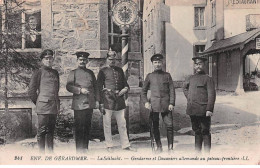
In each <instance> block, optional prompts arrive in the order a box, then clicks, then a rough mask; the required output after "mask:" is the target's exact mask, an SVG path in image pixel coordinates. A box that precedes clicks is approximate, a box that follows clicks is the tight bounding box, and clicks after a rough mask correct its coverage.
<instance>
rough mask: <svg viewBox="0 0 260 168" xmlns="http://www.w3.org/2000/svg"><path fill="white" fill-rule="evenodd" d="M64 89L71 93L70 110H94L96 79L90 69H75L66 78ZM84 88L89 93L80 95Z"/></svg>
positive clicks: (96, 92) (96, 91)
mask: <svg viewBox="0 0 260 168" xmlns="http://www.w3.org/2000/svg"><path fill="white" fill-rule="evenodd" d="M66 88H67V90H68V91H69V92H71V93H73V100H72V106H71V108H72V109H73V110H84V109H94V108H95V107H96V100H97V99H98V98H97V97H98V95H99V93H98V90H97V83H96V77H95V75H94V73H93V71H91V70H90V69H87V68H80V67H79V68H77V69H75V70H72V71H71V72H70V74H69V76H68V80H67V85H66ZM81 88H86V89H87V90H88V91H89V93H88V94H81V93H80V89H81Z"/></svg>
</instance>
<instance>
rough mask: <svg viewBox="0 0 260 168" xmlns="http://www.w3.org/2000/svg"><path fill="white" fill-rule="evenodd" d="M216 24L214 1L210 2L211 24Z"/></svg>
mask: <svg viewBox="0 0 260 168" xmlns="http://www.w3.org/2000/svg"><path fill="white" fill-rule="evenodd" d="M215 25H216V1H212V3H211V26H215Z"/></svg>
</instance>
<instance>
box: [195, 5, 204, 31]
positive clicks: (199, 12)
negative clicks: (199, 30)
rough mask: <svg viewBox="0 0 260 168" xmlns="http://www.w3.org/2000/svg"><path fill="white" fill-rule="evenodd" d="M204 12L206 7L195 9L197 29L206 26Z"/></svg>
mask: <svg viewBox="0 0 260 168" xmlns="http://www.w3.org/2000/svg"><path fill="white" fill-rule="evenodd" d="M204 12H205V7H195V27H202V26H205V23H204V22H205V21H204Z"/></svg>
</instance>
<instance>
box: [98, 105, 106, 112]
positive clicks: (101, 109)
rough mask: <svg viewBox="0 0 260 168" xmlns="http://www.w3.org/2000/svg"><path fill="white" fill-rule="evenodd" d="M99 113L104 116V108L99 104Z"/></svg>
mask: <svg viewBox="0 0 260 168" xmlns="http://www.w3.org/2000/svg"><path fill="white" fill-rule="evenodd" d="M99 111H100V112H101V113H102V114H103V115H105V114H106V111H105V108H104V104H100V105H99Z"/></svg>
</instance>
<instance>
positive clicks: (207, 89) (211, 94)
mask: <svg viewBox="0 0 260 168" xmlns="http://www.w3.org/2000/svg"><path fill="white" fill-rule="evenodd" d="M183 92H184V95H185V96H186V98H187V99H188V101H187V110H186V112H187V114H188V115H191V116H206V111H211V112H213V109H214V104H215V100H216V91H215V85H214V81H213V79H212V78H211V77H210V76H208V75H206V74H205V73H200V74H195V75H192V76H190V77H189V78H188V80H187V81H186V82H185V83H184V87H183Z"/></svg>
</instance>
